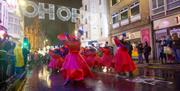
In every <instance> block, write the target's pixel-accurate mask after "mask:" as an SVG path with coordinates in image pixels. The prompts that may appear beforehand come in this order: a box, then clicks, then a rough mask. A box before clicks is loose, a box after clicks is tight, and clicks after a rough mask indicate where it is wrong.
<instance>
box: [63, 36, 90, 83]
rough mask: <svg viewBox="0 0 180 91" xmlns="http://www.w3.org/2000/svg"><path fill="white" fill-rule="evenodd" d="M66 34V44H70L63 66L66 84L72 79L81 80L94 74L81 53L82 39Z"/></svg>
mask: <svg viewBox="0 0 180 91" xmlns="http://www.w3.org/2000/svg"><path fill="white" fill-rule="evenodd" d="M66 36H67V38H66V39H65V40H64V44H65V45H67V46H68V49H69V54H68V55H67V56H66V57H65V60H64V63H63V66H62V68H61V71H62V73H63V75H64V77H65V82H64V85H67V84H68V83H69V82H70V81H81V80H83V79H84V78H85V77H88V76H92V73H91V71H90V69H89V67H88V65H87V63H86V62H85V60H84V59H83V57H82V56H81V55H80V53H79V51H80V41H79V40H78V39H75V37H73V36H70V35H66ZM60 40H61V39H60Z"/></svg>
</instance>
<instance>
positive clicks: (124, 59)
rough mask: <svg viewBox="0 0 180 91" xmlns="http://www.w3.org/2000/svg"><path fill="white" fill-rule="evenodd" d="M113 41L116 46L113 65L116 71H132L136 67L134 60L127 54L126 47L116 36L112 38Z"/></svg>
mask: <svg viewBox="0 0 180 91" xmlns="http://www.w3.org/2000/svg"><path fill="white" fill-rule="evenodd" d="M114 42H115V44H116V46H117V47H118V49H117V51H116V53H115V56H114V62H115V64H114V66H115V71H116V72H132V71H134V70H135V69H136V66H135V64H134V62H133V61H132V59H131V57H130V56H129V54H128V50H127V48H126V47H125V46H124V45H123V44H122V43H121V42H120V41H119V39H118V38H114Z"/></svg>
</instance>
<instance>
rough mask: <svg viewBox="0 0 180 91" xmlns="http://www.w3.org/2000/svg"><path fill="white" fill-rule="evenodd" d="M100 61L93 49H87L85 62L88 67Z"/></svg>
mask: <svg viewBox="0 0 180 91" xmlns="http://www.w3.org/2000/svg"><path fill="white" fill-rule="evenodd" d="M100 61H101V58H100V57H99V56H98V55H97V53H96V50H95V49H89V50H88V56H87V58H86V62H87V64H88V65H89V66H90V67H93V66H95V65H98V63H99V62H100Z"/></svg>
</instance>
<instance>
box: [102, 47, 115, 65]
mask: <svg viewBox="0 0 180 91" xmlns="http://www.w3.org/2000/svg"><path fill="white" fill-rule="evenodd" d="M100 50H101V51H102V52H103V56H102V57H101V62H100V64H101V65H102V66H106V67H111V66H112V65H111V64H112V62H113V55H111V51H110V49H109V48H108V47H104V48H101V49H100Z"/></svg>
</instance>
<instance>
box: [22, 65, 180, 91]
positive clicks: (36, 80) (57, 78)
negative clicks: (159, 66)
mask: <svg viewBox="0 0 180 91" xmlns="http://www.w3.org/2000/svg"><path fill="white" fill-rule="evenodd" d="M95 76H96V77H95V78H93V79H85V81H83V82H71V83H70V84H69V85H67V86H63V82H64V79H63V77H62V76H61V74H60V73H53V74H51V73H50V72H49V71H48V70H47V67H46V66H37V67H36V68H34V69H33V70H32V71H28V74H27V81H26V83H25V85H24V88H23V91H180V90H175V84H174V82H173V81H171V80H163V79H159V80H155V79H154V77H152V76H150V77H146V76H140V75H139V76H137V77H135V78H133V79H128V78H124V77H119V76H117V75H114V74H108V73H102V72H98V73H95Z"/></svg>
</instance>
